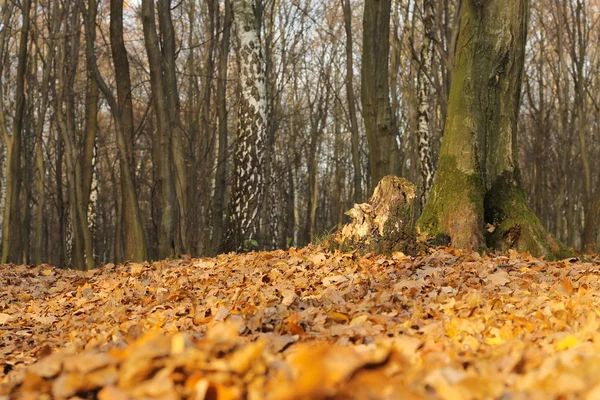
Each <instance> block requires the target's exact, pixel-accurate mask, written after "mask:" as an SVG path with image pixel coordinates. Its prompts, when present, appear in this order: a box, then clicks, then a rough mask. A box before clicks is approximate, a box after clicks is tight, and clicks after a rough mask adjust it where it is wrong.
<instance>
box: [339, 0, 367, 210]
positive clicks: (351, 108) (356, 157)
mask: <svg viewBox="0 0 600 400" xmlns="http://www.w3.org/2000/svg"><path fill="white" fill-rule="evenodd" d="M341 2H342V9H343V11H344V29H345V31H346V85H345V86H346V101H347V102H348V114H349V116H350V121H349V122H350V135H351V136H350V140H351V144H352V166H353V167H354V202H355V203H356V204H360V203H362V191H363V190H362V167H361V164H360V148H359V146H360V142H359V140H360V137H359V134H358V118H357V117H356V100H355V98H354V40H353V38H352V5H351V3H350V0H341Z"/></svg>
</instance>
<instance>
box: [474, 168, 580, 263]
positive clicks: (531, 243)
mask: <svg viewBox="0 0 600 400" xmlns="http://www.w3.org/2000/svg"><path fill="white" fill-rule="evenodd" d="M485 221H486V222H487V223H489V224H492V225H494V226H495V227H496V229H495V230H494V231H493V232H491V233H489V234H488V235H487V237H486V241H487V245H488V246H489V247H492V248H495V249H497V250H507V249H510V248H514V249H516V250H517V251H519V252H523V253H524V252H529V253H531V254H532V255H533V256H536V257H541V256H545V257H546V258H548V259H556V258H566V257H571V256H573V252H572V250H570V249H569V248H567V247H566V246H564V245H563V244H562V243H561V242H559V241H558V240H556V238H554V237H553V236H552V235H551V234H550V233H548V231H547V230H546V229H545V228H544V227H543V225H542V223H541V222H540V220H539V219H538V217H537V216H536V215H535V213H534V212H533V210H532V209H531V208H530V207H529V205H528V203H527V198H526V195H525V192H524V191H523V189H522V188H521V185H520V184H519V181H518V178H515V177H514V174H512V173H508V172H506V173H504V174H503V175H501V176H500V177H499V178H498V179H496V182H494V184H493V185H492V187H491V189H490V190H489V191H488V192H487V194H486V197H485Z"/></svg>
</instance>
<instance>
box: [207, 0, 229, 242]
mask: <svg viewBox="0 0 600 400" xmlns="http://www.w3.org/2000/svg"><path fill="white" fill-rule="evenodd" d="M232 22H233V17H232V15H231V3H230V1H229V0H225V15H224V18H223V36H222V37H221V43H220V44H219V66H218V77H219V79H218V81H217V93H216V95H217V98H216V103H217V120H218V124H219V127H218V130H219V146H218V149H219V150H218V154H217V170H216V173H215V194H214V201H213V207H214V210H213V217H212V223H213V236H212V251H213V252H214V253H216V252H217V251H218V249H219V248H220V247H221V245H222V243H221V242H222V240H223V232H224V229H223V224H224V221H225V219H224V216H225V195H226V191H227V146H228V145H227V74H228V66H229V44H230V38H231V24H232Z"/></svg>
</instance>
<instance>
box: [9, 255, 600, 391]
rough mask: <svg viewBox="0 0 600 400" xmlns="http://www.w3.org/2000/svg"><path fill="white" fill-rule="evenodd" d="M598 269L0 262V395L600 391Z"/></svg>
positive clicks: (229, 258)
mask: <svg viewBox="0 0 600 400" xmlns="http://www.w3.org/2000/svg"><path fill="white" fill-rule="evenodd" d="M599 272H600V267H599V266H598V265H597V264H596V263H583V262H578V261H577V260H564V261H561V262H547V261H544V260H539V259H535V258H532V257H530V256H526V255H519V254H516V253H510V254H508V255H506V256H498V257H489V256H480V255H479V254H477V253H473V254H470V253H463V252H460V251H458V250H453V249H439V250H435V251H433V252H432V253H431V254H428V255H423V256H419V257H416V258H411V257H406V256H404V255H403V254H400V253H397V254H395V255H394V256H393V257H391V258H386V257H382V256H381V257H375V256H366V257H360V256H358V255H356V254H353V253H340V252H336V253H329V252H326V251H323V250H321V249H319V248H306V249H299V250H296V249H291V250H289V251H276V252H270V253H251V254H242V255H233V254H231V255H223V256H219V257H218V258H214V259H192V260H178V261H168V262H156V263H152V264H150V263H147V264H127V265H125V266H115V265H107V266H106V267H104V268H102V269H99V270H95V271H90V272H86V273H81V272H75V271H65V270H59V269H56V268H53V267H50V266H47V265H46V266H39V267H26V266H0V383H1V386H0V399H101V400H110V399H115V400H120V399H180V398H183V399H218V400H223V399H240V398H242V399H243V398H245V399H251V400H252V399H325V398H335V399H350V398H354V399H369V398H371V399H420V398H431V399H449V400H454V399H490V398H497V399H529V398H531V399H551V398H557V399H563V398H584V399H590V400H591V399H599V398H600V374H599V373H598V371H599V370H600V299H599V297H598V287H599V286H600V284H599V282H598V281H599V279H598V273H599Z"/></svg>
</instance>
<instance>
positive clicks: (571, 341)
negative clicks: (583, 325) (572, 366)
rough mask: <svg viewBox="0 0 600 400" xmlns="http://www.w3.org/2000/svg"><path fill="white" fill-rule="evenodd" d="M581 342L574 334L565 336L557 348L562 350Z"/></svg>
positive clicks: (557, 344)
mask: <svg viewBox="0 0 600 400" xmlns="http://www.w3.org/2000/svg"><path fill="white" fill-rule="evenodd" d="M578 344H579V340H577V338H576V337H575V336H573V335H569V336H565V337H564V338H562V340H561V341H560V342H558V343H556V350H557V351H562V350H567V349H570V348H571V347H575V346H577V345H578Z"/></svg>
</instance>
